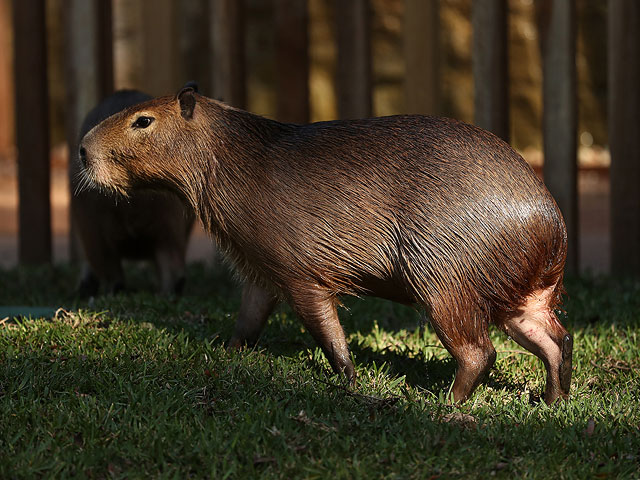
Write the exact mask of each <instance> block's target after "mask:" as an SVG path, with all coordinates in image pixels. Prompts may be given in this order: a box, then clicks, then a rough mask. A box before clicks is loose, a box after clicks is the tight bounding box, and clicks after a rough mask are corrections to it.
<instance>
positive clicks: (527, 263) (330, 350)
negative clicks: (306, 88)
mask: <svg viewBox="0 0 640 480" xmlns="http://www.w3.org/2000/svg"><path fill="white" fill-rule="evenodd" d="M114 144H120V145H122V148H120V149H118V150H117V151H114V150H113V149H112V148H111V146H112V145H114ZM81 149H83V152H84V155H85V156H86V175H87V178H88V179H90V180H91V182H93V183H95V184H96V185H99V186H101V187H103V188H110V189H112V190H114V191H116V192H119V193H121V194H123V195H129V192H132V191H135V190H136V189H137V188H139V187H142V186H145V185H153V186H156V187H160V186H162V187H164V188H167V189H168V190H170V191H173V192H175V193H177V194H178V195H181V196H182V197H183V198H185V199H186V200H187V201H188V202H190V203H191V205H193V207H194V209H196V211H197V212H198V214H199V216H200V218H201V219H202V221H203V223H204V225H205V227H206V229H207V230H208V231H209V232H210V233H211V234H212V235H213V236H214V237H215V239H216V240H217V242H218V245H219V246H220V247H221V248H222V249H223V251H225V252H226V254H227V256H228V258H229V259H230V260H231V262H232V263H233V264H234V265H235V266H236V268H237V270H238V272H239V273H240V275H241V276H242V277H243V278H245V279H246V280H247V282H246V285H245V288H244V291H243V303H242V307H241V311H240V315H239V318H238V321H237V323H236V328H235V333H234V335H233V337H232V339H231V340H230V345H231V346H232V347H238V346H241V345H243V344H245V343H252V342H255V341H256V340H257V338H258V336H259V334H260V331H261V330H262V328H263V326H264V324H265V322H266V319H267V317H268V316H269V314H270V313H271V312H272V310H273V308H274V307H275V305H276V304H277V302H278V301H280V300H285V301H288V302H289V303H290V304H291V306H292V307H293V308H294V309H295V311H296V312H297V314H298V316H299V317H300V319H301V320H302V323H303V324H304V325H305V327H306V328H307V330H309V332H311V334H312V335H313V337H314V338H315V340H316V341H317V343H318V344H319V345H320V346H321V347H322V349H323V351H324V353H325V355H326V356H327V358H328V359H329V362H330V363H331V365H332V367H333V368H334V370H336V371H338V372H343V373H344V374H345V375H346V376H347V377H348V378H349V379H351V380H353V378H354V368H353V364H352V362H351V359H350V357H349V351H348V346H347V342H346V339H345V335H344V332H343V330H342V327H341V325H340V322H339V320H338V315H337V313H336V306H337V305H338V302H339V300H338V298H339V296H340V295H345V294H348V295H373V296H378V297H382V298H387V299H391V300H395V301H398V302H402V303H406V304H415V305H418V306H421V307H424V308H425V309H426V311H427V312H428V314H429V316H430V320H431V323H432V325H433V327H434V329H435V331H436V333H437V335H438V337H439V338H440V340H441V341H442V343H443V344H444V346H445V347H446V348H447V350H448V351H449V352H450V353H451V355H452V356H453V357H454V358H455V359H456V361H457V363H458V369H457V372H456V377H455V381H454V384H453V387H452V394H453V399H454V400H455V401H456V402H461V401H463V400H465V399H466V398H468V397H469V395H470V394H471V393H472V392H473V390H474V389H475V388H476V387H477V385H478V383H479V382H480V381H481V380H482V378H483V376H484V375H485V373H486V372H487V371H488V370H489V369H490V368H491V366H492V365H493V363H494V361H495V358H496V352H495V349H494V347H493V345H492V344H491V341H490V339H489V335H488V328H489V325H490V324H492V323H493V324H495V325H497V326H498V327H499V328H501V329H502V330H504V331H505V332H506V333H507V334H508V335H510V336H511V337H512V338H513V339H514V340H515V341H516V342H518V343H519V344H520V345H522V346H523V347H524V348H526V349H528V350H530V351H531V352H533V353H534V354H536V355H537V356H539V357H540V358H541V359H542V360H543V362H544V364H545V367H546V370H547V386H546V390H545V400H546V401H547V402H548V403H552V402H553V401H554V400H556V399H557V398H559V397H566V396H567V395H568V393H569V385H570V380H571V352H572V340H571V336H570V335H569V334H568V333H567V331H566V330H565V328H564V327H563V326H562V325H561V324H560V323H559V322H558V320H557V318H556V315H555V313H554V308H555V307H557V306H558V305H559V302H560V296H561V293H562V276H563V270H564V264H565V258H566V250H567V236H566V229H565V225H564V222H563V219H562V216H561V214H560V212H559V210H558V208H557V206H556V204H555V202H554V200H553V198H552V197H551V195H550V194H549V192H548V191H547V189H546V188H545V186H544V185H543V183H542V182H541V181H540V180H539V179H538V177H537V176H536V175H535V173H534V172H533V170H532V169H531V168H530V167H529V166H528V165H527V163H526V162H525V161H524V160H523V159H522V158H521V157H520V156H519V155H518V154H517V153H516V152H515V151H514V150H513V149H512V148H511V147H509V146H508V145H507V144H506V143H505V142H503V141H501V140H500V139H498V138H497V137H495V136H494V135H492V134H491V133H488V132H486V131H484V130H482V129H480V128H477V127H474V126H471V125H467V124H464V123H461V122H458V121H455V120H450V119H445V118H436V117H428V116H416V115H401V116H392V117H383V118H372V119H366V120H350V121H333V122H321V123H314V124H310V125H293V124H283V123H279V122H275V121H272V120H268V119H265V118H262V117H259V116H256V115H252V114H250V113H248V112H245V111H242V110H238V109H234V108H231V107H229V106H227V105H225V104H224V103H221V102H218V101H215V100H211V99H208V98H206V97H203V96H200V95H198V94H197V93H195V92H194V91H193V90H192V89H190V88H185V89H183V90H182V91H181V92H180V93H179V94H178V95H177V96H175V97H162V98H158V99H155V100H152V101H150V102H146V103H144V104H142V105H139V106H137V107H133V108H129V109H127V110H125V111H124V112H122V113H121V114H118V115H116V116H114V117H111V118H109V119H107V120H106V121H104V122H103V123H101V124H100V125H99V126H97V127H96V128H94V129H93V130H92V131H90V132H89V133H88V134H87V135H86V137H85V138H84V140H83V142H82V146H81Z"/></svg>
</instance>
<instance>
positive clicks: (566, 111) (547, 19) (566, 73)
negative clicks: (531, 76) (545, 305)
mask: <svg viewBox="0 0 640 480" xmlns="http://www.w3.org/2000/svg"><path fill="white" fill-rule="evenodd" d="M539 5H540V8H541V10H540V14H541V15H540V26H541V29H540V30H541V32H540V33H541V43H542V66H543V105H544V108H543V121H542V122H543V139H544V140H543V143H544V181H545V183H546V185H547V187H548V188H549V191H550V192H551V194H552V195H553V196H554V198H555V199H556V202H557V203H558V206H559V207H560V210H561V211H562V215H563V216H564V221H565V224H566V226H567V235H568V242H569V248H568V252H567V264H566V271H567V272H570V273H577V272H578V269H579V264H578V263H579V258H580V257H579V243H578V181H577V170H578V169H577V145H576V141H577V140H576V130H577V102H576V60H575V58H576V9H575V0H544V1H543V2H541V4H539Z"/></svg>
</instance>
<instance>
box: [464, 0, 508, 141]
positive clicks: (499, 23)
mask: <svg viewBox="0 0 640 480" xmlns="http://www.w3.org/2000/svg"><path fill="white" fill-rule="evenodd" d="M472 17H473V18H472V23H473V60H472V61H473V80H474V88H475V95H474V108H475V113H474V116H475V120H474V122H475V123H476V125H478V126H480V127H482V128H485V129H487V130H489V131H491V132H493V133H495V134H496V135H498V136H499V137H501V138H503V139H504V140H506V141H507V142H508V141H509V69H508V56H507V2H506V0H474V1H473V12H472Z"/></svg>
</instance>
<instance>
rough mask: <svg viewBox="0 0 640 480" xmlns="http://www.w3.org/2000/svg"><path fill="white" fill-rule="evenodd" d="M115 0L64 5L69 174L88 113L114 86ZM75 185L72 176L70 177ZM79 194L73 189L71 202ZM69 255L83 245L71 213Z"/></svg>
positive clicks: (74, 255) (77, 255)
mask: <svg viewBox="0 0 640 480" xmlns="http://www.w3.org/2000/svg"><path fill="white" fill-rule="evenodd" d="M110 6H111V2H110V1H105V0H68V2H67V5H66V8H65V9H64V13H63V15H64V18H63V25H64V30H65V63H66V65H65V74H66V75H65V82H66V106H65V108H66V112H65V115H66V130H67V145H68V146H69V175H72V174H73V172H74V171H75V170H74V169H73V168H72V163H73V162H75V161H77V160H76V152H77V145H78V141H79V140H80V139H79V138H78V134H79V132H80V126H81V125H82V121H83V120H84V117H85V116H86V114H87V113H88V112H89V111H90V110H91V109H92V108H93V107H95V106H96V105H97V104H98V102H99V101H100V100H102V98H104V97H105V96H106V95H107V94H109V93H110V92H111V91H112V90H113V50H112V45H111V42H112V38H113V37H112V33H111V9H110ZM69 180H70V181H69V184H70V185H71V178H69ZM74 201H75V197H74V195H73V192H71V203H72V204H73V203H74ZM69 240H70V241H69V257H70V258H71V260H78V259H79V258H80V256H81V248H80V245H79V243H78V238H77V236H76V234H75V224H74V221H73V215H70V229H69Z"/></svg>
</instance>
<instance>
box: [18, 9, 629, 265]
mask: <svg viewBox="0 0 640 480" xmlns="http://www.w3.org/2000/svg"><path fill="white" fill-rule="evenodd" d="M272 1H273V4H272V5H273V8H274V9H275V19H276V21H275V29H276V32H275V38H276V41H275V45H276V50H277V52H276V63H277V67H276V68H277V75H276V80H277V81H276V83H277V96H278V103H277V112H278V113H277V115H278V117H279V118H280V119H282V120H286V121H296V122H306V121H307V120H308V119H309V58H308V48H307V45H308V37H309V34H308V26H307V23H308V12H307V4H306V0H272ZM188 3H189V7H188V8H189V9H191V18H192V19H194V20H193V21H194V22H195V21H196V20H197V21H198V22H200V24H203V23H204V25H205V28H206V29H208V31H209V32H210V33H209V34H208V39H209V44H208V45H207V49H206V52H209V53H210V55H211V66H212V68H211V69H210V72H209V73H210V78H211V88H209V89H208V93H210V94H211V96H214V97H217V98H222V99H224V100H225V101H226V102H228V103H231V104H233V105H236V106H239V107H244V106H245V104H246V84H245V76H246V75H245V61H246V58H245V54H244V38H245V16H244V15H245V14H244V9H243V1H242V0H211V1H210V2H207V1H206V0H205V1H202V0H194V2H188ZM162 4H166V2H160V5H158V7H157V8H159V9H161V8H163V7H162ZM178 5H181V4H178ZM177 8H180V7H177ZM185 8H187V7H185ZM575 8H576V5H575V0H537V10H538V12H539V15H540V25H541V31H540V35H541V43H542V45H541V46H542V62H543V76H544V81H543V86H544V88H543V104H544V112H543V136H544V158H545V163H544V177H545V181H546V183H547V185H548V187H549V189H550V190H551V192H552V194H553V195H554V197H555V198H556V200H557V202H558V204H559V206H560V208H561V209H562V211H563V214H564V217H565V220H566V223H567V229H568V235H569V245H570V248H569V258H568V264H567V269H568V270H569V271H571V272H575V271H577V270H578V267H579V266H578V252H579V248H580V245H579V238H578V216H577V211H578V208H577V206H578V194H577V158H576V122H577V120H576V118H577V104H576V87H575V84H576V66H575V65H576V63H575V52H576V12H575ZM334 9H335V12H336V15H335V31H336V34H337V35H336V37H337V49H338V62H337V67H336V69H337V71H336V83H337V90H338V111H339V115H340V116H341V117H344V118H347V117H363V116H368V115H371V112H372V107H371V105H372V88H371V85H372V68H371V63H372V51H371V48H372V47H371V39H370V20H371V18H370V16H371V8H370V4H369V0H334ZM438 9H439V2H438V1H437V0H405V12H406V19H405V24H404V37H403V38H404V43H405V59H406V65H407V69H406V72H407V80H406V93H407V96H408V101H407V104H408V105H411V106H412V109H413V110H416V109H418V110H417V111H421V112H423V113H431V112H434V111H436V112H437V102H438V98H439V91H440V89H441V80H440V78H439V68H438V64H439V60H438V57H439V48H440V47H439V45H438V30H439V28H440V26H439V20H438V19H439V13H438ZM65 12H66V14H65V15H66V20H65V44H66V55H65V57H66V62H67V65H66V81H67V82H68V85H70V86H72V87H73V88H69V89H68V91H70V92H73V93H72V94H69V98H68V101H67V119H68V122H67V127H68V130H69V135H68V139H69V144H70V145H71V146H73V145H74V143H75V137H74V135H75V132H77V131H78V125H79V122H80V119H81V118H82V116H83V115H84V114H85V113H86V112H87V111H88V109H89V108H90V106H91V105H93V104H95V103H96V102H97V101H98V99H99V98H101V97H102V96H103V95H105V94H106V93H108V92H109V91H110V90H111V89H112V88H113V51H112V35H111V32H112V8H111V2H110V0H69V1H68V2H67V5H66V8H65ZM44 13H45V2H44V1H43V0H20V1H19V2H13V29H14V34H15V41H14V45H15V51H14V54H15V64H14V69H15V95H16V96H15V98H16V106H15V111H16V138H17V148H18V152H19V195H20V200H19V202H20V209H19V237H20V238H19V260H20V262H21V263H23V264H32V263H42V262H48V261H50V260H51V227H50V223H51V221H50V214H49V211H50V207H49V175H50V174H49V139H48V131H49V129H48V125H47V118H48V115H47V105H48V104H47V90H46V88H47V69H46V60H47V59H46V48H45V45H46V38H45V20H44ZM163 15H164V17H166V19H170V18H171V11H170V10H167V11H166V12H165V13H164V14H163ZM472 17H473V18H472V25H473V76H474V87H475V102H474V107H475V123H477V124H478V125H480V126H482V127H484V128H487V129H489V130H491V131H493V132H494V133H496V134H497V135H499V136H501V137H503V138H505V139H506V140H508V139H509V138H508V136H509V115H508V112H509V103H508V99H509V97H508V91H509V81H508V54H507V49H508V41H507V28H508V2H507V0H474V1H473V8H472ZM167 21H168V20H167ZM156 27H157V28H158V29H160V30H161V31H167V30H166V29H169V26H168V24H167V25H156ZM608 31H609V34H608V56H609V65H608V71H609V98H610V101H609V136H610V149H611V155H612V162H611V194H612V196H611V223H612V225H611V249H612V250H611V259H612V271H613V272H614V273H617V274H632V275H639V274H640V248H639V247H640V143H639V140H640V131H639V130H640V89H639V88H638V86H639V85H640V67H639V63H640V2H637V1H636V0H609V8H608ZM199 32H200V33H199ZM180 34H181V35H182V37H183V38H182V41H183V43H184V44H185V45H187V50H188V49H189V45H192V48H193V53H194V55H196V54H197V55H199V57H198V58H199V63H202V61H201V59H202V49H201V50H199V51H198V53H196V48H201V47H202V44H201V42H200V43H199V42H198V40H197V38H195V36H197V35H201V31H200V29H199V28H189V26H187V28H183V29H182V32H181V33H180ZM167 38H168V40H167ZM154 41H158V42H175V39H174V38H173V37H171V36H169V35H164V36H162V35H158V36H157V38H154ZM154 47H155V48H154ZM154 47H152V48H148V49H147V50H145V56H147V57H149V56H152V55H157V54H158V52H162V51H164V50H163V49H161V48H157V47H158V45H155V46H154ZM165 47H166V48H167V49H169V47H170V45H166V44H165ZM174 54H175V53H174ZM189 59H190V57H189V55H187V58H186V59H185V61H186V62H189V61H190V60H189ZM152 80H153V72H151V71H150V72H149V81H152ZM72 150H73V148H72Z"/></svg>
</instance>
